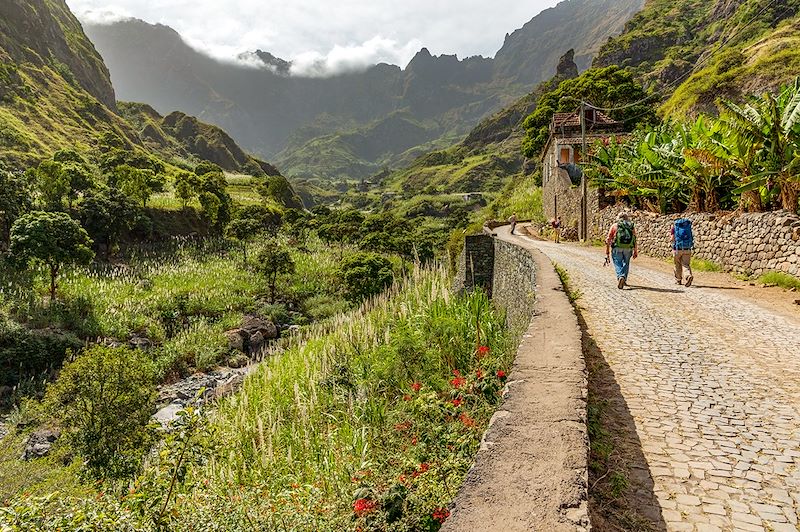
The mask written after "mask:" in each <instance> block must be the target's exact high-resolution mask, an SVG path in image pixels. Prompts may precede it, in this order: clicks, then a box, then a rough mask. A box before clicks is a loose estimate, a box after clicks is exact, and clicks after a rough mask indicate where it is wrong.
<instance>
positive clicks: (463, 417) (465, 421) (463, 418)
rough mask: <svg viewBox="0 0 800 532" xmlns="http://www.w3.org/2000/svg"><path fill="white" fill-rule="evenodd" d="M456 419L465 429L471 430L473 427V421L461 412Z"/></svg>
mask: <svg viewBox="0 0 800 532" xmlns="http://www.w3.org/2000/svg"><path fill="white" fill-rule="evenodd" d="M458 419H459V420H460V421H461V423H463V424H464V426H465V427H469V428H473V427H474V426H475V420H474V419H472V418H471V417H469V415H467V413H466V412H463V413H462V414H461V415H460V416H458Z"/></svg>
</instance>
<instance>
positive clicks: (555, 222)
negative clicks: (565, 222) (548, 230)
mask: <svg viewBox="0 0 800 532" xmlns="http://www.w3.org/2000/svg"><path fill="white" fill-rule="evenodd" d="M553 230H554V231H555V236H554V240H555V243H556V244H560V243H561V216H558V217H557V218H556V219H555V220H553Z"/></svg>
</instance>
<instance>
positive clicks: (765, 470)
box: [518, 239, 800, 532]
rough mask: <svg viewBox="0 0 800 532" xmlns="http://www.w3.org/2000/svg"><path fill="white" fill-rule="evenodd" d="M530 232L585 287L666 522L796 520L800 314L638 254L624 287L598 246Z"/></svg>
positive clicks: (756, 525) (784, 525)
mask: <svg viewBox="0 0 800 532" xmlns="http://www.w3.org/2000/svg"><path fill="white" fill-rule="evenodd" d="M520 240H521V239H520ZM520 240H518V241H520ZM525 241H526V245H530V246H536V247H538V248H539V249H541V250H542V251H543V252H544V253H545V254H546V255H548V256H549V257H550V258H551V259H552V260H553V261H554V262H556V263H558V264H560V265H561V266H563V267H564V268H565V269H566V270H567V271H568V272H569V274H570V278H571V281H572V284H573V285H574V287H575V288H577V289H579V290H581V291H582V292H583V297H582V298H581V299H580V301H579V304H580V305H581V307H583V308H584V309H585V310H584V316H585V318H586V321H587V323H588V327H589V333H590V334H591V336H592V337H593V338H594V339H595V341H596V342H597V344H598V346H599V347H600V349H601V350H602V352H603V354H604V356H605V358H606V360H607V362H608V363H609V365H610V366H611V369H612V370H613V371H614V373H615V375H616V379H617V382H618V384H619V387H620V389H621V392H622V395H623V397H624V399H625V401H626V403H627V405H628V408H629V409H630V412H631V415H632V416H633V419H634V422H635V425H636V431H637V433H638V436H639V439H640V441H641V443H642V451H643V453H644V456H645V459H646V460H647V463H648V466H649V469H650V473H651V475H652V477H653V481H654V492H655V496H656V497H657V499H658V503H659V505H660V506H661V513H662V516H663V520H664V522H665V523H666V526H667V529H668V530H675V531H682V530H689V531H711V530H754V531H755V530H770V531H775V532H778V531H789V530H790V531H793V532H796V531H797V530H800V528H798V519H799V518H800V470H799V469H798V467H799V466H800V321H794V320H791V319H789V318H785V317H783V316H780V315H778V314H773V313H770V312H768V311H766V310H764V309H762V308H760V307H758V306H756V305H754V304H753V303H751V302H748V301H745V300H742V299H738V298H736V297H735V295H734V291H732V290H728V291H725V290H715V289H709V288H695V287H693V288H691V289H686V288H684V287H680V286H676V285H675V284H674V280H673V279H672V278H671V276H669V275H666V274H664V273H661V272H656V271H653V270H648V269H645V268H642V267H638V266H637V264H636V262H635V261H634V264H633V267H632V271H631V277H630V279H629V283H630V285H631V286H630V288H628V289H625V290H619V289H617V287H616V282H615V281H616V279H615V278H614V273H613V267H612V268H604V267H603V266H602V252H600V251H598V250H596V249H588V248H580V247H577V246H569V245H562V246H558V245H555V244H551V243H547V242H535V243H534V242H533V241H532V240H528V239H525ZM695 282H696V283H698V284H702V273H700V274H698V275H697V280H696V281H695Z"/></svg>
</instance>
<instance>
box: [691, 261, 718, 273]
mask: <svg viewBox="0 0 800 532" xmlns="http://www.w3.org/2000/svg"><path fill="white" fill-rule="evenodd" d="M692 270H694V271H698V272H721V271H724V269H723V268H722V266H720V265H719V264H717V263H716V262H714V261H710V260H705V259H698V258H697V257H692Z"/></svg>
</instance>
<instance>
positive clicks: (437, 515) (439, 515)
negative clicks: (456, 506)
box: [431, 508, 450, 523]
mask: <svg viewBox="0 0 800 532" xmlns="http://www.w3.org/2000/svg"><path fill="white" fill-rule="evenodd" d="M431 517H433V518H434V519H435V520H436V521H439V522H440V523H444V522H445V521H447V518H448V517H450V511H449V510H448V509H447V508H437V509H436V510H434V511H433V515H431Z"/></svg>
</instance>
